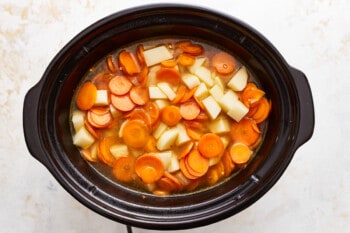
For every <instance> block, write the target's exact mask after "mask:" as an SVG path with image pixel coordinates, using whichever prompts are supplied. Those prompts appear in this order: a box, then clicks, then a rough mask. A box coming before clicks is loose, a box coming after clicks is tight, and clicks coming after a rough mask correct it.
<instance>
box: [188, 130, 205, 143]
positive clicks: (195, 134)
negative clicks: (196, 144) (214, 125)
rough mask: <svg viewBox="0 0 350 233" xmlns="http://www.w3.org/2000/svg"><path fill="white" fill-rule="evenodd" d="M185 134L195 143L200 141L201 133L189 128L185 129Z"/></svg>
mask: <svg viewBox="0 0 350 233" xmlns="http://www.w3.org/2000/svg"><path fill="white" fill-rule="evenodd" d="M186 133H187V135H188V136H189V137H190V138H191V139H193V140H196V141H198V140H199V139H201V137H202V135H203V133H202V132H201V131H199V130H195V129H192V128H190V127H186Z"/></svg>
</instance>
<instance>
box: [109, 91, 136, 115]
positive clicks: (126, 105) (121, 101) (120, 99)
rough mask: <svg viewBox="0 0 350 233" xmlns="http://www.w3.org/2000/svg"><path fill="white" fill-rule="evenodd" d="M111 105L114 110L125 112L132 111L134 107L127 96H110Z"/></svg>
mask: <svg viewBox="0 0 350 233" xmlns="http://www.w3.org/2000/svg"><path fill="white" fill-rule="evenodd" d="M111 103H112V105H113V107H115V108H116V109H118V110H120V111H122V112H127V111H131V110H133V109H134V108H135V107H136V105H135V104H134V102H132V100H131V99H130V96H129V95H113V94H112V95H111Z"/></svg>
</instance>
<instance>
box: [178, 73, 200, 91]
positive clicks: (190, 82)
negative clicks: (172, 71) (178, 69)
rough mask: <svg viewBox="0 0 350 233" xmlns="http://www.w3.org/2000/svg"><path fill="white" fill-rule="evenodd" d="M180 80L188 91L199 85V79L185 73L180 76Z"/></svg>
mask: <svg viewBox="0 0 350 233" xmlns="http://www.w3.org/2000/svg"><path fill="white" fill-rule="evenodd" d="M181 79H182V81H183V82H184V83H185V85H186V86H187V87H188V89H192V88H194V87H196V86H198V85H199V84H200V83H201V82H200V81H199V78H198V77H197V76H196V75H193V74H188V73H186V74H184V75H182V78H181Z"/></svg>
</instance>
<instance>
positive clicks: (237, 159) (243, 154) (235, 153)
mask: <svg viewBox="0 0 350 233" xmlns="http://www.w3.org/2000/svg"><path fill="white" fill-rule="evenodd" d="M252 154H253V151H252V150H251V149H250V148H249V146H247V145H246V144H243V143H235V144H233V145H232V146H231V147H230V156H231V159H232V161H233V162H234V163H235V164H237V165H242V164H245V163H247V162H248V161H249V159H250V157H251V156H252Z"/></svg>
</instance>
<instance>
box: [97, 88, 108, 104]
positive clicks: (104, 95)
mask: <svg viewBox="0 0 350 233" xmlns="http://www.w3.org/2000/svg"><path fill="white" fill-rule="evenodd" d="M108 104H109V98H108V91H107V90H97V93H96V100H95V103H94V105H95V106H107V105H108Z"/></svg>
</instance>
